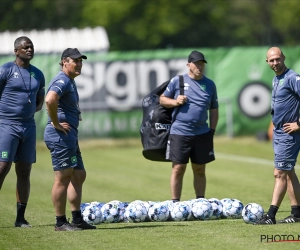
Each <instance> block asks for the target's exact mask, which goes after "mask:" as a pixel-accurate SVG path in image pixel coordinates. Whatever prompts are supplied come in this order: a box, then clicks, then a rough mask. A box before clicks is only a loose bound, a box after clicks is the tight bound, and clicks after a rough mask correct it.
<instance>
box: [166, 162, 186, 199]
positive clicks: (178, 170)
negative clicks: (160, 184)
mask: <svg viewBox="0 0 300 250" xmlns="http://www.w3.org/2000/svg"><path fill="white" fill-rule="evenodd" d="M185 170H186V164H179V163H174V162H173V163H172V173H171V180H170V186H171V194H172V199H180V197H181V190H182V182H183V176H184V173H185Z"/></svg>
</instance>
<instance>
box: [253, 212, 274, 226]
mask: <svg viewBox="0 0 300 250" xmlns="http://www.w3.org/2000/svg"><path fill="white" fill-rule="evenodd" d="M273 224H276V220H275V218H270V217H269V215H268V214H264V215H263V217H262V218H261V219H260V220H258V221H257V222H256V223H254V225H273Z"/></svg>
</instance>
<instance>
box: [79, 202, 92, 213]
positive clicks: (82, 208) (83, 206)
mask: <svg viewBox="0 0 300 250" xmlns="http://www.w3.org/2000/svg"><path fill="white" fill-rule="evenodd" d="M90 205H91V203H89V202H86V203H81V204H80V211H81V213H82V211H83V210H84V209H85V208H86V207H87V206H90Z"/></svg>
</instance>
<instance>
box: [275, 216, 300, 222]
mask: <svg viewBox="0 0 300 250" xmlns="http://www.w3.org/2000/svg"><path fill="white" fill-rule="evenodd" d="M297 222H300V218H297V217H295V216H294V215H293V214H291V215H289V216H288V217H286V218H284V219H283V220H278V221H277V223H280V224H281V223H297Z"/></svg>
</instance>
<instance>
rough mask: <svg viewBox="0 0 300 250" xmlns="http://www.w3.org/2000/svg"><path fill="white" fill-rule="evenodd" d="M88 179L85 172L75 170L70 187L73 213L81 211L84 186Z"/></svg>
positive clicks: (69, 197)
mask: <svg viewBox="0 0 300 250" xmlns="http://www.w3.org/2000/svg"><path fill="white" fill-rule="evenodd" d="M85 178H86V172H85V170H74V171H73V174H72V179H71V182H70V184H69V186H68V200H69V202H70V206H71V211H78V210H80V203H81V198H82V185H83V183H84V181H85Z"/></svg>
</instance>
